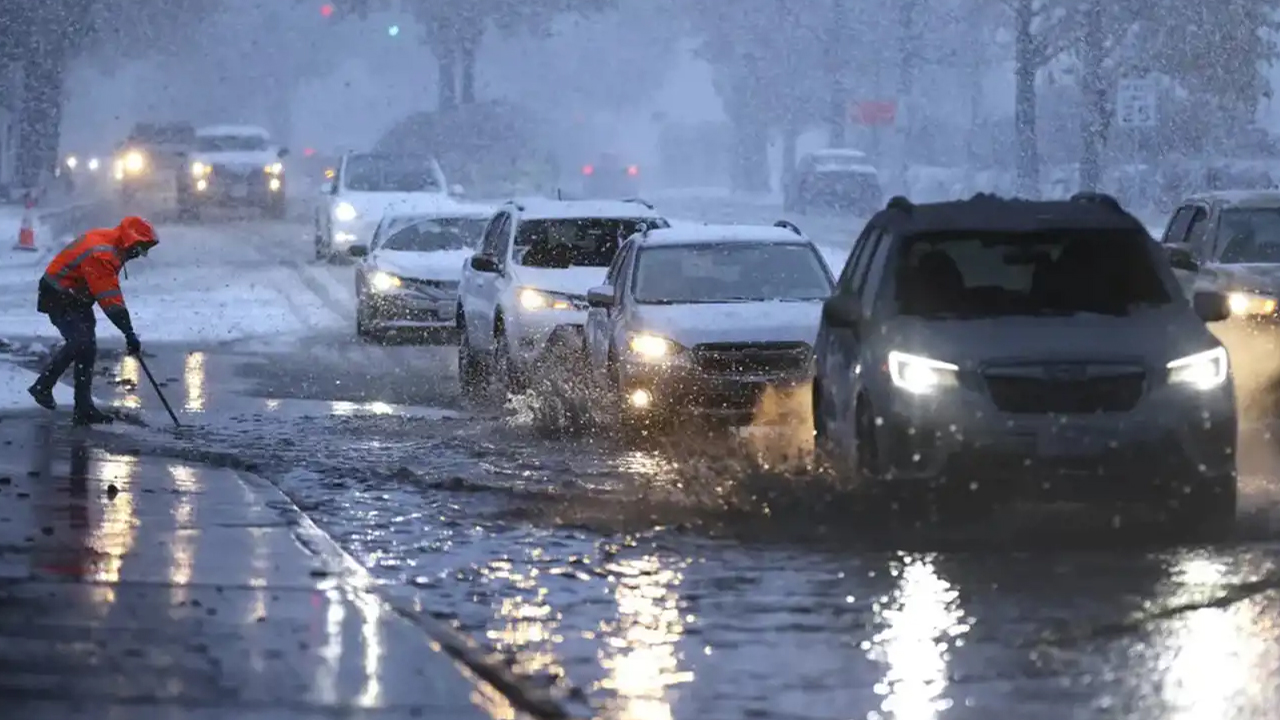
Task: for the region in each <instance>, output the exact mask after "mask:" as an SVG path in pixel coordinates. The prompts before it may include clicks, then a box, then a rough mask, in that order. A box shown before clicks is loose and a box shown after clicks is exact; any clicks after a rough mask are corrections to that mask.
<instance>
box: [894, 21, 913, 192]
mask: <svg viewBox="0 0 1280 720" xmlns="http://www.w3.org/2000/svg"><path fill="white" fill-rule="evenodd" d="M918 4H919V0H898V33H899V37H898V112H897V117H896V118H895V122H896V124H897V130H898V185H899V187H900V188H901V191H902V192H903V194H909V193H910V188H909V187H907V167H908V163H909V158H908V157H907V151H908V149H909V148H910V147H911V141H912V137H911V130H912V120H913V118H912V117H911V113H910V112H906V113H904V112H902V110H903V108H904V106H906V107H908V108H909V107H910V106H912V105H913V104H914V103H912V102H911V100H912V96H913V95H914V93H915V83H916V64H917V60H918V58H919V48H918V47H917V46H916V42H917V38H916V19H915V16H916V8H917V5H918Z"/></svg>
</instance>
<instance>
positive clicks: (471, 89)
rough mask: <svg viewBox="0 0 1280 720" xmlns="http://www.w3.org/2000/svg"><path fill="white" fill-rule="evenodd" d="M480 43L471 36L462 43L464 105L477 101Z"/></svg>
mask: <svg viewBox="0 0 1280 720" xmlns="http://www.w3.org/2000/svg"><path fill="white" fill-rule="evenodd" d="M479 44H480V43H479V42H477V41H476V39H474V38H470V37H468V38H466V39H465V40H463V42H462V43H461V48H460V51H461V52H460V54H461V55H462V104H463V105H472V104H474V103H475V101H476V50H477V49H478V46H479Z"/></svg>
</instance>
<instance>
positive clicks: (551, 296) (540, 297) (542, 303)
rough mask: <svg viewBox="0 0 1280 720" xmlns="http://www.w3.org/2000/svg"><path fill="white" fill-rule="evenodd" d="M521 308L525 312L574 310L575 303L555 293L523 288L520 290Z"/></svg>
mask: <svg viewBox="0 0 1280 720" xmlns="http://www.w3.org/2000/svg"><path fill="white" fill-rule="evenodd" d="M519 297H520V307H522V308H524V309H525V310H572V309H573V301H572V300H570V299H569V298H567V297H564V296H562V295H557V294H555V293H549V292H543V291H541V290H534V289H533V288H522V289H521V290H520V296H519Z"/></svg>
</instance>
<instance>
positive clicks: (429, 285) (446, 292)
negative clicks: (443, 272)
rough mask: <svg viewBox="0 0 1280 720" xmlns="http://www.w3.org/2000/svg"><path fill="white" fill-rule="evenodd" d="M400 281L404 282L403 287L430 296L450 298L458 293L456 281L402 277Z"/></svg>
mask: <svg viewBox="0 0 1280 720" xmlns="http://www.w3.org/2000/svg"><path fill="white" fill-rule="evenodd" d="M402 282H404V287H405V289H407V290H413V291H414V292H418V293H421V294H423V295H426V296H427V297H431V298H441V299H445V298H452V297H455V296H456V295H457V294H458V283H457V281H450V280H416V279H414V278H402Z"/></svg>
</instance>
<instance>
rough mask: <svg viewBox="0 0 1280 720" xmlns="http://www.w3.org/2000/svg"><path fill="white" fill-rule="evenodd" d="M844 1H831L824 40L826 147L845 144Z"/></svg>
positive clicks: (846, 109) (845, 27) (846, 123)
mask: <svg viewBox="0 0 1280 720" xmlns="http://www.w3.org/2000/svg"><path fill="white" fill-rule="evenodd" d="M847 2H848V0H831V24H830V25H828V26H827V32H826V38H825V39H824V41H823V42H824V44H825V54H826V65H827V80H828V82H829V83H830V90H829V92H830V96H829V97H828V99H827V145H829V146H830V147H833V148H840V147H844V146H845V144H846V143H847V142H848V133H847V128H848V122H849V120H848V117H849V101H850V98H849V85H848V83H847V82H846V79H845V70H846V69H847V66H846V64H845V53H844V43H845V42H846V40H847V30H848V27H849V8H848V6H847V4H846V3H847Z"/></svg>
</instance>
